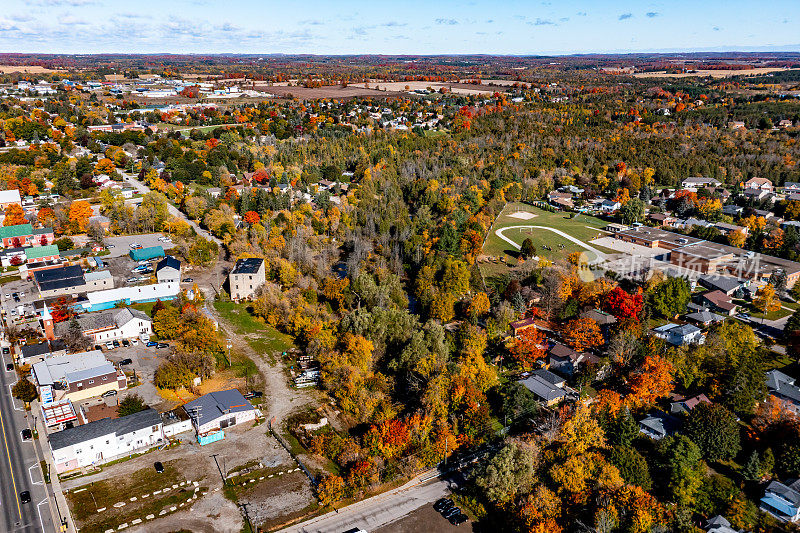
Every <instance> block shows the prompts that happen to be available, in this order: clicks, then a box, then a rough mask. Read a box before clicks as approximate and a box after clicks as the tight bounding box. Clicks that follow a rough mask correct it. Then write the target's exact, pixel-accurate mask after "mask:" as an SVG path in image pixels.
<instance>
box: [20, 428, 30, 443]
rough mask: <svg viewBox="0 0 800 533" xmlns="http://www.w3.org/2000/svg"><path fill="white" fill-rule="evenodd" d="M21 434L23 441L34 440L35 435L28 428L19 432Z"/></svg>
mask: <svg viewBox="0 0 800 533" xmlns="http://www.w3.org/2000/svg"><path fill="white" fill-rule="evenodd" d="M19 434H20V436H21V437H22V440H31V439H32V438H33V433H32V432H31V430H30V429H28V428H25V429H23V430H22V431H20V432H19Z"/></svg>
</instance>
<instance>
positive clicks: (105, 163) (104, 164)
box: [94, 157, 117, 174]
mask: <svg viewBox="0 0 800 533" xmlns="http://www.w3.org/2000/svg"><path fill="white" fill-rule="evenodd" d="M116 169H117V167H116V165H114V162H113V161H112V160H110V159H109V158H107V157H104V158H103V159H101V160H100V161H98V162H97V164H96V165H95V166H94V172H95V174H111V173H113V172H114V171H115V170H116Z"/></svg>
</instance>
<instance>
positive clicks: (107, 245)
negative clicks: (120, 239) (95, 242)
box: [106, 244, 114, 250]
mask: <svg viewBox="0 0 800 533" xmlns="http://www.w3.org/2000/svg"><path fill="white" fill-rule="evenodd" d="M106 248H108V249H109V250H110V249H112V248H114V245H113V244H106Z"/></svg>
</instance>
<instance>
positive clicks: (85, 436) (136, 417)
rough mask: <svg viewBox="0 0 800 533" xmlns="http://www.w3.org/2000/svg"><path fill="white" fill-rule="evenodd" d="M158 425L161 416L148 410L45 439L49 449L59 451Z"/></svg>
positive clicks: (90, 423)
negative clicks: (99, 438)
mask: <svg viewBox="0 0 800 533" xmlns="http://www.w3.org/2000/svg"><path fill="white" fill-rule="evenodd" d="M158 424H161V415H159V414H158V411H156V410H155V409H150V408H148V409H145V410H144V411H139V412H138V413H134V414H132V415H128V416H123V417H121V418H103V419H102V420H98V421H96V422H89V423H88V424H84V425H82V426H77V427H74V428H69V429H65V430H64V431H59V432H56V433H51V434H50V435H49V436H48V437H47V438H48V440H49V441H50V448H52V449H53V450H60V449H62V448H66V447H68V446H72V445H73V444H80V443H81V442H86V441H88V440H92V439H96V438H98V437H102V436H104V435H112V434H114V435H115V436H118V435H125V434H128V433H132V432H134V431H138V430H140V429H144V428H146V427H148V426H155V425H158Z"/></svg>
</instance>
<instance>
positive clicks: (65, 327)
mask: <svg viewBox="0 0 800 533" xmlns="http://www.w3.org/2000/svg"><path fill="white" fill-rule="evenodd" d="M115 313H116V310H111V311H100V312H98V313H86V314H83V315H78V316H76V317H75V320H77V321H78V324H80V326H81V331H95V330H101V329H109V328H113V327H114V314H115ZM71 322H72V320H66V321H64V322H59V323H58V324H56V334H57V335H58V336H59V337H61V336H64V335H65V334H66V333H67V331H69V325H70V323H71Z"/></svg>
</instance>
